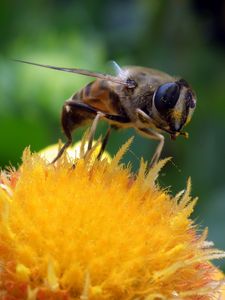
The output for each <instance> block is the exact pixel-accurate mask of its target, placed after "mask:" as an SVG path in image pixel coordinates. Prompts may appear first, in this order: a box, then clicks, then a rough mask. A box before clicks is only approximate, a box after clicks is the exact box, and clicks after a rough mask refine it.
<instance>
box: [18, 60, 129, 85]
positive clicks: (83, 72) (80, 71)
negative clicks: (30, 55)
mask: <svg viewBox="0 0 225 300" xmlns="http://www.w3.org/2000/svg"><path fill="white" fill-rule="evenodd" d="M13 61H16V62H20V63H24V64H29V65H33V66H38V67H43V68H48V69H53V70H57V71H63V72H69V73H75V74H81V75H86V76H90V77H95V78H100V79H104V80H107V81H112V82H115V83H118V84H122V85H125V86H127V87H128V88H132V87H131V86H130V84H129V81H127V80H125V79H124V78H120V77H117V76H111V75H108V74H103V73H98V72H92V71H88V70H84V69H77V68H61V67H55V66H50V65H44V64H38V63H34V62H30V61H25V60H20V59H13Z"/></svg>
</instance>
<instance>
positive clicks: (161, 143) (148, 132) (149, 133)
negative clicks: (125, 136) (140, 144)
mask: <svg viewBox="0 0 225 300" xmlns="http://www.w3.org/2000/svg"><path fill="white" fill-rule="evenodd" d="M139 131H140V133H141V134H143V135H145V136H147V137H148V138H150V139H153V140H157V141H159V144H158V146H157V148H156V150H155V153H154V154H153V157H152V159H151V162H150V163H149V165H148V167H149V168H152V167H153V166H154V165H155V164H156V163H157V162H158V160H159V158H160V156H161V153H162V149H163V146H164V136H163V135H162V134H160V133H158V132H155V131H153V130H151V129H147V128H143V129H139Z"/></svg>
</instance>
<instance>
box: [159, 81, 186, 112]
mask: <svg viewBox="0 0 225 300" xmlns="http://www.w3.org/2000/svg"><path fill="white" fill-rule="evenodd" d="M179 96H180V88H179V86H178V84H176V83H175V82H168V83H165V84H163V85H161V86H160V87H159V88H158V89H157V91H156V93H155V97H154V103H155V107H156V109H157V110H158V111H159V112H161V113H163V112H166V111H168V110H169V109H171V108H174V106H175V105H176V103H177V100H178V99H179Z"/></svg>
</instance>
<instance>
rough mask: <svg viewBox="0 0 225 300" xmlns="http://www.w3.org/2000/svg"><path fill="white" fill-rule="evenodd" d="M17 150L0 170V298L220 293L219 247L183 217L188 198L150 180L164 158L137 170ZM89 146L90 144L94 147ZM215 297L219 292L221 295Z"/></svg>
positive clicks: (204, 296) (93, 299)
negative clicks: (19, 155) (15, 164)
mask: <svg viewBox="0 0 225 300" xmlns="http://www.w3.org/2000/svg"><path fill="white" fill-rule="evenodd" d="M129 144H130V142H128V143H126V144H125V145H124V146H123V147H122V148H121V149H120V150H119V152H118V153H117V154H116V156H115V157H114V158H113V159H112V160H111V161H109V160H108V159H103V160H101V161H100V160H97V159H93V153H94V151H95V150H93V151H91V152H90V153H89V155H86V156H85V158H79V159H75V161H74V160H71V158H69V157H68V156H66V155H64V156H63V157H62V158H61V159H60V160H58V161H57V162H56V163H55V164H54V165H52V164H49V162H48V161H46V159H44V158H42V157H41V156H40V155H39V154H31V153H30V152H29V151H28V150H25V152H24V155H23V163H22V164H21V166H20V168H19V169H18V170H11V171H10V172H6V171H2V173H1V177H0V299H2V300H16V299H17V300H26V299H27V300H47V299H48V300H49V299H52V300H53V299H54V300H62V299H64V300H73V299H82V300H103V299H104V300H109V299H110V300H113V299H115V300H117V299H119V300H125V299H126V300H131V299H136V300H142V299H145V300H153V299H157V300H158V299H163V300H164V299H190V300H194V299H196V300H208V299H216V297H217V298H218V299H219V297H220V293H221V291H222V287H223V284H224V281H223V275H222V274H221V273H220V272H219V271H218V269H216V268H215V267H214V266H213V265H212V264H211V263H210V260H211V259H215V258H222V257H224V256H225V254H224V252H222V251H219V250H216V249H214V248H213V245H212V243H210V242H207V241H206V237H207V231H206V230H205V231H203V232H202V233H200V232H199V231H198V230H197V226H196V225H195V224H194V223H193V221H192V220H191V219H190V214H191V213H192V211H193V208H194V205H195V203H196V199H191V197H190V182H188V185H187V189H186V190H185V191H184V192H181V193H180V194H178V195H177V196H175V197H172V196H171V195H170V194H169V193H168V192H167V191H166V190H165V189H160V187H159V186H158V185H157V183H156V179H157V176H158V172H159V171H160V169H161V168H162V167H163V165H164V164H165V163H166V160H164V161H160V162H159V163H158V165H156V166H155V167H154V168H153V169H151V170H150V171H149V172H147V170H146V164H145V163H144V162H143V161H141V165H140V169H139V172H138V174H137V175H136V176H134V175H133V174H131V172H130V169H129V167H126V166H124V165H122V164H120V160H121V157H122V155H123V154H124V152H125V151H126V150H127V148H128V147H129ZM96 147H97V146H96ZM220 299H222V298H220Z"/></svg>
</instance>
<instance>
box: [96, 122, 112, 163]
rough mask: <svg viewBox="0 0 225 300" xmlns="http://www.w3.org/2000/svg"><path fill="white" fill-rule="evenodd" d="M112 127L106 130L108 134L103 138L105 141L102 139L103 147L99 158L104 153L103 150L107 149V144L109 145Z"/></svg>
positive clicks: (98, 157) (99, 157)
mask: <svg viewBox="0 0 225 300" xmlns="http://www.w3.org/2000/svg"><path fill="white" fill-rule="evenodd" d="M111 129H112V127H111V126H110V127H109V128H108V129H107V132H106V135H105V136H104V139H103V141H102V145H101V149H100V151H99V154H98V156H97V159H101V157H102V154H103V152H104V151H105V148H106V145H107V143H108V140H109V136H110V133H111Z"/></svg>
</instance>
